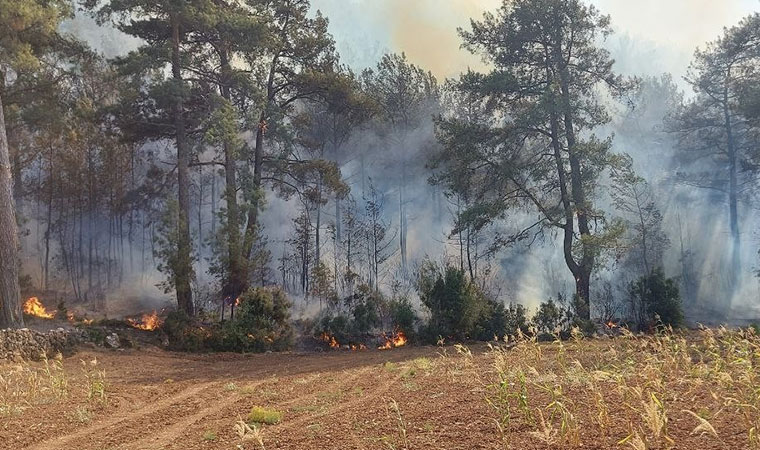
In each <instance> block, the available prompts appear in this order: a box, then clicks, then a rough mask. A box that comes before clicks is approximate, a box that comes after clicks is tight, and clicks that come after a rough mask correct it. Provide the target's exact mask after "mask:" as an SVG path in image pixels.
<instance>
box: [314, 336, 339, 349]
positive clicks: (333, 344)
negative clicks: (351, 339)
mask: <svg viewBox="0 0 760 450" xmlns="http://www.w3.org/2000/svg"><path fill="white" fill-rule="evenodd" d="M319 338H320V339H322V340H323V341H325V342H327V343H328V344H329V345H330V348H340V343H339V342H338V340H337V339H335V336H332V335H330V334H329V333H327V332H323V333H322V334H321V335H320V336H319Z"/></svg>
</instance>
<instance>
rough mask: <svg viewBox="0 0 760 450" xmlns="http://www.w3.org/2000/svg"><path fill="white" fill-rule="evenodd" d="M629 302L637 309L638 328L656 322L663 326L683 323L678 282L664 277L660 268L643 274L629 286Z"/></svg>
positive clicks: (675, 325) (651, 325)
mask: <svg viewBox="0 0 760 450" xmlns="http://www.w3.org/2000/svg"><path fill="white" fill-rule="evenodd" d="M629 292H630V295H631V303H632V304H633V305H634V307H635V308H636V309H638V311H639V314H638V316H639V317H638V318H637V320H638V322H639V328H640V329H643V328H653V327H654V326H655V325H657V323H658V322H659V323H661V324H662V325H664V326H673V327H679V326H681V325H683V320H684V317H683V307H682V305H681V294H680V293H679V290H678V283H676V281H675V280H674V279H672V278H667V277H665V273H664V272H663V271H662V269H661V268H657V269H655V270H654V271H652V273H651V274H649V275H644V276H642V277H641V278H639V279H638V280H637V281H634V282H632V283H631V284H630V286H629Z"/></svg>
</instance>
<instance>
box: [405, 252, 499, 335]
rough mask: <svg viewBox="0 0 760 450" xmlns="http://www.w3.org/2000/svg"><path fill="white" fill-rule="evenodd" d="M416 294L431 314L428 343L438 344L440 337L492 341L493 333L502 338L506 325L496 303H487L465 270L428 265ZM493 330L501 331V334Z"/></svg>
mask: <svg viewBox="0 0 760 450" xmlns="http://www.w3.org/2000/svg"><path fill="white" fill-rule="evenodd" d="M417 292H418V293H419V296H420V300H421V301H422V304H423V305H424V306H425V307H426V308H427V309H428V311H429V312H430V321H429V322H428V324H427V325H426V327H425V330H424V335H425V338H426V339H427V340H429V341H432V342H435V340H436V339H437V338H438V337H439V336H441V337H444V338H449V339H455V340H461V339H467V338H477V337H484V336H485V335H487V334H488V335H489V336H488V337H487V339H491V338H493V334H494V332H495V334H499V335H503V329H504V327H503V326H501V325H503V324H504V321H503V319H502V318H500V315H501V312H500V311H499V310H498V307H497V306H495V305H496V303H495V302H493V301H492V300H489V299H487V298H486V296H485V294H484V293H483V291H482V290H481V289H480V288H479V287H478V286H477V285H476V284H475V283H473V282H472V281H471V280H469V279H468V278H467V275H466V274H465V272H464V271H463V270H460V269H458V268H456V267H454V266H450V265H448V266H445V267H440V266H438V265H437V264H435V263H432V262H430V261H425V262H423V263H422V266H421V267H420V270H419V272H418V274H417ZM502 310H503V307H502ZM494 328H501V332H499V330H494Z"/></svg>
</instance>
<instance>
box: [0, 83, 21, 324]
mask: <svg viewBox="0 0 760 450" xmlns="http://www.w3.org/2000/svg"><path fill="white" fill-rule="evenodd" d="M0 79H2V77H0ZM18 246H19V240H18V226H17V224H16V206H15V204H14V201H13V177H12V175H11V161H10V155H9V152H8V138H7V136H6V135H5V116H4V115H3V101H2V97H0V328H9V327H21V326H23V325H24V318H23V316H22V315H21V293H20V292H19V282H18V264H19V259H18Z"/></svg>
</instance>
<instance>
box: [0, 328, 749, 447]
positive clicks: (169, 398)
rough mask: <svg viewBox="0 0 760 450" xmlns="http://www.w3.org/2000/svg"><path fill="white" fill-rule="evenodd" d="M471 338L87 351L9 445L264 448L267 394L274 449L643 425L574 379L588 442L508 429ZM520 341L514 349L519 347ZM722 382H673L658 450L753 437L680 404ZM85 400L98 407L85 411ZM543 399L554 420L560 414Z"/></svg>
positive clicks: (622, 431)
mask: <svg viewBox="0 0 760 450" xmlns="http://www.w3.org/2000/svg"><path fill="white" fill-rule="evenodd" d="M581 345H584V346H587V348H585V349H583V350H580V349H576V350H578V351H577V353H576V354H573V358H576V357H577V358H578V361H579V363H581V364H584V365H592V364H594V361H595V360H596V361H597V362H598V360H599V358H600V357H601V356H602V355H603V354H604V353H603V352H604V351H606V350H607V346H610V348H612V346H611V344H608V343H607V341H604V342H602V341H589V342H588V343H584V344H581ZM541 346H542V348H543V350H542V352H541V353H540V357H538V359H537V361H540V360H544V361H546V362H547V365H546V367H545V368H542V367H537V372H540V373H541V377H544V376H551V374H552V373H553V371H554V370H555V368H554V367H553V365H552V364H553V362H554V361H556V360H557V359H558V358H557V357H558V352H563V355H562V356H561V358H565V357H567V355H568V354H569V353H567V352H568V350H567V349H559V350H558V348H557V347H555V346H553V344H545V345H541ZM568 348H570V347H568ZM460 350H461V349H460ZM471 350H472V356H471V357H470V356H468V355H467V353H466V352H464V353H462V352H461V351H460V352H458V351H456V349H455V348H453V347H446V348H438V347H405V348H399V349H394V350H391V351H377V350H367V351H361V352H350V351H334V352H326V353H309V354H296V353H279V354H262V355H233V354H215V355H191V354H179V353H170V352H165V351H162V350H157V349H143V350H126V351H106V350H95V349H89V350H83V351H80V352H79V353H77V354H76V355H73V356H71V357H67V358H65V359H64V360H63V368H64V370H65V372H66V374H67V376H68V377H69V380H68V385H69V386H70V393H69V394H68V396H67V397H66V398H65V399H62V400H50V401H38V402H36V403H31V404H27V405H25V407H24V408H23V409H21V410H20V411H19V412H17V413H15V414H7V415H5V416H2V415H0V447H1V448H3V449H19V448H28V449H36V450H43V449H83V450H84V449H100V450H105V449H114V450H115V449H125V450H126V449H132V450H138V449H140V450H142V449H177V450H179V449H182V450H193V449H238V448H245V449H260V448H261V446H260V444H259V443H257V442H256V441H245V442H244V441H243V440H241V438H240V436H239V435H238V434H237V433H236V431H235V429H234V425H235V423H236V422H237V421H238V420H239V418H241V417H242V418H245V417H246V415H247V413H248V411H249V410H250V409H251V407H252V406H262V407H269V408H274V409H277V410H279V411H281V412H283V419H282V421H281V422H280V423H278V424H275V425H265V426H262V438H263V445H264V448H265V449H382V448H385V449H388V448H394V449H401V448H409V449H462V450H469V449H496V448H514V449H546V448H558V449H561V448H570V447H572V448H589V449H606V448H623V447H627V448H630V447H628V444H627V443H622V444H621V443H620V441H621V440H622V439H624V438H626V436H628V435H629V434H630V430H631V428H632V426H633V424H636V423H641V419H640V418H639V417H638V416H637V414H636V413H635V412H634V410H635V406H636V405H633V407H632V405H624V404H617V403H610V404H609V405H608V409H609V417H610V423H609V426H608V427H606V428H600V427H599V426H597V425H596V422H595V417H596V412H595V409H594V406H593V405H594V402H593V401H592V399H591V398H590V396H589V394H588V391H587V390H585V389H581V388H579V387H577V386H574V385H573V384H572V383H570V384H568V385H567V386H566V387H565V392H564V395H565V396H566V397H567V398H569V399H572V400H571V401H570V402H571V403H572V408H573V411H574V420H576V422H577V423H576V429H577V430H578V431H579V435H580V439H579V441H578V442H574V443H571V442H570V441H568V440H567V439H561V438H559V437H557V436H555V437H554V438H551V439H549V438H545V437H542V436H541V435H540V433H539V432H538V431H537V430H539V429H540V427H539V426H538V425H536V423H532V424H531V423H529V421H527V420H524V419H523V418H520V417H519V412H518V409H517V408H516V407H513V409H514V412H513V413H512V415H513V420H512V421H511V422H510V424H509V425H508V428H509V429H508V430H507V431H506V432H500V429H501V430H504V426H501V427H500V425H499V424H498V418H499V415H498V414H497V412H496V410H495V409H494V408H493V407H492V406H490V405H489V403H488V402H487V401H486V399H487V398H489V397H490V398H493V397H492V396H493V386H491V385H492V384H493V383H494V380H495V379H496V378H495V372H494V370H495V369H494V354H493V353H492V352H491V351H489V350H488V348H487V347H485V346H483V345H479V346H473V347H471ZM587 350H588V351H587ZM592 350H593V351H592ZM511 353H512V351H511V350H507V351H506V352H505V353H504V354H506V355H507V357H508V358H509V357H510V356H509V355H510V354H511ZM514 355H515V356H514V357H515V358H517V357H521V358H524V357H525V354H524V353H520V354H518V353H517V352H515V353H514ZM93 359H97V361H98V363H97V366H98V367H100V368H102V369H104V370H105V373H106V380H107V383H108V384H107V392H108V398H107V401H106V402H105V403H102V402H96V401H93V400H92V399H90V400H88V398H87V395H86V392H85V391H83V390H81V389H80V388H77V387H76V386H82V385H83V384H84V383H85V381H84V380H83V377H84V372H83V370H82V362H81V361H82V360H84V361H91V360H93ZM35 364H36V363H35ZM32 367H33V368H34V367H41V366H35V365H33V366H32ZM16 369H17V368H16ZM10 370H14V366H13V365H5V366H3V365H0V376H2V375H3V374H4V373H5V372H7V371H10ZM531 377H532V378H533V377H535V374H533V375H531ZM534 381H535V380H534ZM611 383H612V384H611V385H610V386H613V385H614V381H612V382H611ZM610 389H611V388H610ZM6 390H7V387H6ZM712 392H713V389H712V388H711V387H710V386H709V385H705V386H703V388H702V389H699V388H695V387H694V386H691V385H688V384H684V386H683V388H682V389H681V390H679V388H675V387H670V386H669V387H668V390H667V394H666V395H667V399H666V401H667V402H668V410H669V411H671V418H670V422H669V423H668V430H667V431H668V435H669V438H670V439H672V441H673V443H672V444H667V443H664V444H662V446H661V447H657V446H653V447H650V448H666V447H671V448H684V449H713V448H714V449H735V448H747V445H746V442H747V440H746V433H745V432H744V428H743V425H742V424H741V421H739V420H737V418H736V417H732V416H731V413H730V412H729V411H727V410H723V411H722V412H718V413H717V414H715V415H714V416H712V417H711V422H712V424H713V425H714V426H715V428H716V429H717V430H718V435H719V436H718V438H715V437H714V436H711V435H708V434H705V433H696V434H692V430H693V429H694V428H695V427H696V426H697V425H698V423H697V422H696V420H695V419H694V418H692V417H691V416H690V415H688V414H685V413H682V412H681V411H682V410H686V409H689V410H698V409H699V408H700V407H702V406H703V407H705V408H711V407H712V405H713V404H715V405H717V404H719V403H720V399H716V398H714V395H715V394H711V393H712ZM6 394H7V392H6ZM530 401H531V402H533V403H534V404H535V405H541V406H538V409H541V408H543V405H547V404H549V403H551V398H549V394H547V393H542V392H541V390H540V389H535V388H531V398H530ZM514 404H515V403H514V402H513V405H514ZM394 405H397V409H395V408H394ZM697 405H702V406H697ZM716 408H717V406H716ZM538 409H536V411H537V410H538ZM78 410H79V411H82V410H86V411H88V412H89V415H87V414H85V415H86V416H87V417H86V418H84V419H82V418H81V417H80V418H79V419H77V414H76V413H75V412H76V411H78ZM544 410H545V411H546V416H547V420H554V419H553V418H552V419H549V415H550V412H549V410H548V409H544ZM80 416H81V414H80ZM547 433H548V432H547ZM662 442H664V441H662Z"/></svg>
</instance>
